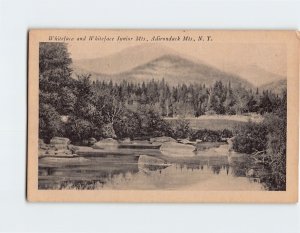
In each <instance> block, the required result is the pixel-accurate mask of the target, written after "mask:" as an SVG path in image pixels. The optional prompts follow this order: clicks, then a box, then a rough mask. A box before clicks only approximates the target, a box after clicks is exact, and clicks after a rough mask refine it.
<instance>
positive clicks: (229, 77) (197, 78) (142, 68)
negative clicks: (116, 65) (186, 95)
mask: <svg viewBox="0 0 300 233" xmlns="http://www.w3.org/2000/svg"><path fill="white" fill-rule="evenodd" d="M75 65H76V64H75ZM73 68H74V71H75V73H91V74H92V80H113V81H114V82H120V81H122V80H127V81H131V82H147V81H150V80H152V79H154V80H162V79H164V80H165V81H166V82H168V83H169V84H171V85H177V84H183V83H185V84H191V83H192V84H193V83H200V84H205V85H207V86H210V85H212V84H214V83H215V82H216V81H218V80H221V81H222V82H223V83H228V82H229V81H230V82H231V85H232V86H237V85H242V86H244V87H247V88H253V85H252V84H250V83H249V82H248V81H246V80H243V79H241V78H240V77H239V76H237V75H234V74H230V73H226V72H223V71H220V70H219V69H217V68H215V67H213V66H210V65H207V64H204V63H200V62H199V63H198V62H193V61H191V60H188V59H185V58H182V57H180V56H178V55H173V54H168V55H163V56H160V57H158V58H155V59H153V60H151V61H148V62H146V63H145V64H142V65H138V66H136V67H134V68H131V69H130V70H128V71H124V72H120V73H118V74H104V73H97V72H95V69H93V70H89V69H88V68H86V67H84V68H82V67H78V64H77V66H74V67H73ZM90 71H91V72H90Z"/></svg>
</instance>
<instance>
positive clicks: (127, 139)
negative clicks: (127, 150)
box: [122, 138, 131, 143]
mask: <svg viewBox="0 0 300 233" xmlns="http://www.w3.org/2000/svg"><path fill="white" fill-rule="evenodd" d="M122 142H126V143H129V142H131V140H130V138H124V139H123V140H122Z"/></svg>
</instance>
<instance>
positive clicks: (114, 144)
mask: <svg viewBox="0 0 300 233" xmlns="http://www.w3.org/2000/svg"><path fill="white" fill-rule="evenodd" d="M118 145H119V143H118V141H117V140H115V139H112V138H106V139H102V140H100V141H98V142H96V143H95V144H94V145H93V148H94V149H117V148H118Z"/></svg>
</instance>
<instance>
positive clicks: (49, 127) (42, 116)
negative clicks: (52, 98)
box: [39, 103, 64, 142]
mask: <svg viewBox="0 0 300 233" xmlns="http://www.w3.org/2000/svg"><path fill="white" fill-rule="evenodd" d="M63 133H64V132H63V129H62V121H61V118H60V115H59V114H58V112H57V111H56V110H55V108H54V107H53V106H51V105H49V104H43V103H42V104H40V109H39V137H40V138H42V139H44V140H45V142H49V141H50V139H51V138H52V137H54V136H61V135H63Z"/></svg>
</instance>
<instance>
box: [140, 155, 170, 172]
mask: <svg viewBox="0 0 300 233" xmlns="http://www.w3.org/2000/svg"><path fill="white" fill-rule="evenodd" d="M169 166H170V164H167V163H166V162H165V161H164V160H162V159H159V158H155V157H152V156H148V155H140V157H139V160H138V168H139V170H140V171H142V172H145V173H150V172H153V171H157V170H162V169H165V168H167V167H169Z"/></svg>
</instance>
